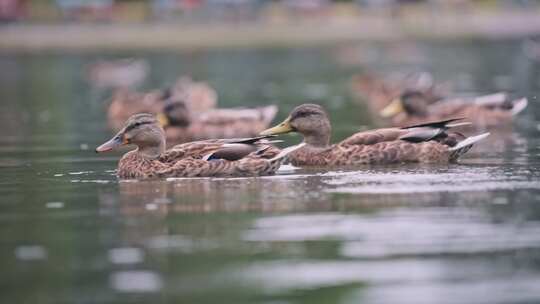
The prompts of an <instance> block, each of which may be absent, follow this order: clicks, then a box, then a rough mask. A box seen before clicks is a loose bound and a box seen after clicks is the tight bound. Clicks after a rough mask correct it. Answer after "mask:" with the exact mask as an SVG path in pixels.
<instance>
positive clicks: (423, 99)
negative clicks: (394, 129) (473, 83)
mask: <svg viewBox="0 0 540 304" xmlns="http://www.w3.org/2000/svg"><path fill="white" fill-rule="evenodd" d="M526 107H527V99H526V98H522V99H516V100H511V99H508V97H507V95H506V94H505V93H497V94H491V95H485V96H480V97H476V98H469V99H466V98H459V99H454V100H447V101H441V102H438V103H436V104H430V102H429V98H428V97H427V96H426V95H425V94H424V93H422V92H420V91H406V92H404V93H403V94H401V96H400V97H399V98H397V99H395V100H394V101H392V102H391V103H390V104H389V105H388V106H387V107H385V108H384V109H383V110H382V111H381V112H380V114H381V116H383V117H392V118H393V120H392V122H393V124H394V125H396V126H406V125H411V124H417V123H420V122H422V121H432V120H440V119H444V118H446V117H464V118H466V119H467V120H469V121H471V122H473V126H474V127H475V128H480V129H485V128H493V127H501V126H507V125H509V124H510V123H511V122H512V120H513V118H514V116H516V115H517V114H518V113H520V112H521V111H523V110H524V109H525V108H526Z"/></svg>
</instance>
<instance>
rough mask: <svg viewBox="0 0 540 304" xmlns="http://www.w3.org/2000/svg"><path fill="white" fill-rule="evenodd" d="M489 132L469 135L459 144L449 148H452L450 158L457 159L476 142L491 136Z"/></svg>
mask: <svg viewBox="0 0 540 304" xmlns="http://www.w3.org/2000/svg"><path fill="white" fill-rule="evenodd" d="M489 134H490V133H489V132H486V133H482V134H479V135H475V136H470V137H467V138H465V139H464V140H462V141H460V142H459V143H458V144H457V145H455V146H453V147H451V148H449V149H448V150H450V160H451V161H455V160H457V159H458V158H459V157H460V156H461V155H463V154H465V153H466V152H467V151H469V149H471V148H472V146H473V145H474V144H475V143H476V142H479V141H481V140H483V139H485V138H486V137H488V136H489Z"/></svg>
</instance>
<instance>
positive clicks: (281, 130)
mask: <svg viewBox="0 0 540 304" xmlns="http://www.w3.org/2000/svg"><path fill="white" fill-rule="evenodd" d="M290 121H291V117H287V119H285V120H284V121H283V122H282V123H280V124H279V125H277V126H275V127H273V128H270V129H266V130H264V131H262V132H261V133H259V135H278V134H285V133H289V132H292V131H294V129H293V127H292V126H291V124H290Z"/></svg>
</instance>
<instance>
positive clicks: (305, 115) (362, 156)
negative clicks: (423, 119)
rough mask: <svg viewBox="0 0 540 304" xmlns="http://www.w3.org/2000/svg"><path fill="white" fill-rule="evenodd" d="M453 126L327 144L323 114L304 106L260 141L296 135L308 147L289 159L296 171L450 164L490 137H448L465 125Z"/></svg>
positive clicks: (392, 130) (385, 132) (376, 133)
mask: <svg viewBox="0 0 540 304" xmlns="http://www.w3.org/2000/svg"><path fill="white" fill-rule="evenodd" d="M456 120H459V119H448V120H444V121H439V122H432V123H425V124H420V125H416V126H411V127H407V128H386V129H375V130H369V131H364V132H359V133H356V134H353V135H352V136H350V137H348V138H346V139H345V140H343V141H341V142H339V143H337V144H330V134H331V126H330V120H329V118H328V115H327V113H326V112H325V111H324V109H323V108H322V107H321V106H319V105H317V104H303V105H300V106H298V107H296V108H295V109H294V110H293V111H292V112H291V114H290V115H289V117H287V119H285V121H283V122H282V123H281V124H279V125H277V126H275V127H273V128H270V129H268V130H265V131H263V132H261V135H277V134H284V133H290V132H296V133H300V134H301V135H302V136H303V137H304V143H305V144H306V145H305V146H304V147H302V148H300V149H298V150H296V151H294V152H292V153H291V154H290V155H289V159H290V161H291V163H292V164H293V165H294V166H301V167H329V166H330V167H332V166H338V167H340V166H357V165H384V164H399V163H448V162H455V161H457V159H458V158H459V157H460V156H461V155H463V154H464V153H465V152H467V151H468V150H469V149H470V148H471V147H472V145H473V144H474V143H476V142H477V141H479V140H482V139H484V138H485V137H487V136H488V135H489V133H484V134H480V135H477V136H473V137H465V136H463V135H462V134H460V133H457V132H448V129H450V128H453V127H457V126H461V125H465V124H468V123H459V122H458V123H456V122H455V121H456Z"/></svg>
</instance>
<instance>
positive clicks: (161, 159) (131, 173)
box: [96, 114, 301, 179]
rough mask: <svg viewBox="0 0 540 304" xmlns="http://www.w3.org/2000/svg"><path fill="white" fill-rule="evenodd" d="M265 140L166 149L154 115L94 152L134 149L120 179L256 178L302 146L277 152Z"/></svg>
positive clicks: (133, 120)
mask: <svg viewBox="0 0 540 304" xmlns="http://www.w3.org/2000/svg"><path fill="white" fill-rule="evenodd" d="M267 137H268V136H261V137H256V138H247V139H236V140H224V139H217V140H207V141H198V142H191V143H186V144H182V145H178V146H175V147H173V148H172V149H169V150H166V149H165V145H166V142H165V133H164V131H163V129H162V128H161V127H160V126H159V123H158V121H157V119H156V118H155V116H154V115H152V114H136V115H134V116H132V117H130V118H129V119H128V120H127V122H126V123H125V125H124V127H123V128H122V129H121V130H120V132H118V133H117V134H116V135H115V136H114V137H113V138H112V139H110V140H109V141H107V142H106V143H104V144H102V145H101V146H99V147H98V148H97V149H96V152H98V153H100V152H106V151H110V150H113V149H115V148H118V147H120V146H123V145H135V146H136V147H137V149H135V150H132V151H130V152H128V153H126V154H125V155H124V156H123V157H122V158H121V159H120V162H119V163H118V173H117V174H118V177H120V178H137V179H143V178H155V177H209V176H258V175H269V174H273V173H275V172H276V170H277V169H278V168H279V166H280V164H281V163H282V161H283V159H284V157H285V156H287V154H289V153H290V152H292V151H294V150H295V149H297V148H299V147H301V146H294V147H289V148H286V149H284V150H282V151H279V149H277V148H274V147H272V146H270V145H269V144H267V143H264V142H263V139H264V138H267Z"/></svg>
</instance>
